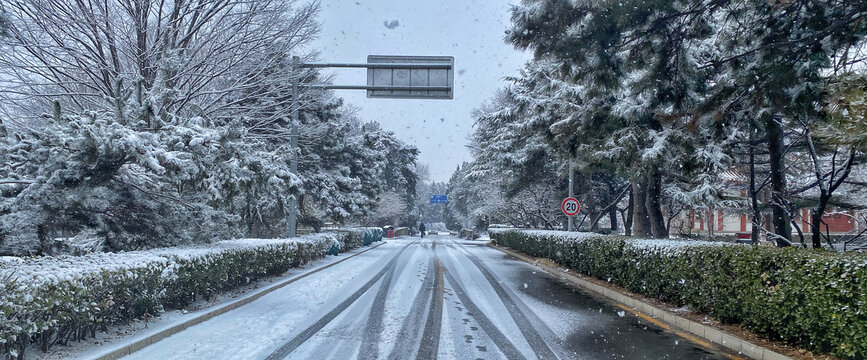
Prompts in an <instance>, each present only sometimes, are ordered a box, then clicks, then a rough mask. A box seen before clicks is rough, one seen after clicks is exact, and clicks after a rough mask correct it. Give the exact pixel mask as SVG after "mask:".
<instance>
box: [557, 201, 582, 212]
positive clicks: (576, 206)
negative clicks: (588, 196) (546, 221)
mask: <svg viewBox="0 0 867 360" xmlns="http://www.w3.org/2000/svg"><path fill="white" fill-rule="evenodd" d="M560 209H561V210H563V213H564V214H566V216H575V215H578V211H581V204H580V203H578V199H575V198H573V197H568V198H566V199H564V200H563V203H562V204H560Z"/></svg>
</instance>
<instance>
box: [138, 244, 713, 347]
mask: <svg viewBox="0 0 867 360" xmlns="http://www.w3.org/2000/svg"><path fill="white" fill-rule="evenodd" d="M284 358H292V359H348V358H359V359H376V358H382V359H412V358H419V359H434V358H440V359H479V358H481V359H501V358H508V359H525V358H526V359H535V358H544V359H550V358H561V359H596V358H639V359H641V358H646V359H662V358H670V359H686V358H688V359H701V358H707V359H716V358H720V359H722V358H725V354H721V353H716V352H714V351H713V350H710V349H703V348H701V347H699V346H698V345H695V344H693V343H690V342H688V341H685V340H683V339H681V338H680V337H678V336H677V335H674V334H671V333H668V332H665V331H663V330H662V329H661V328H658V327H656V326H654V325H652V324H650V323H647V322H646V321H644V320H642V319H640V318H638V317H636V316H633V315H631V314H630V313H628V312H624V311H622V310H620V309H619V308H617V307H615V306H613V305H611V304H608V303H605V302H602V301H599V300H597V299H595V298H593V297H590V296H588V295H586V294H583V293H581V292H578V291H575V290H573V289H572V288H570V287H569V286H566V285H564V284H562V283H560V282H559V281H557V280H556V279H554V278H553V277H552V276H550V275H548V274H547V273H544V272H542V271H540V270H538V269H536V268H534V267H532V266H530V265H528V264H526V263H523V262H519V261H516V260H513V259H511V258H509V257H508V256H506V255H505V254H503V253H502V252H500V251H498V250H495V249H491V248H489V247H487V246H485V244H484V243H483V242H479V241H466V240H461V239H458V238H455V237H449V236H430V237H426V238H424V239H419V238H407V239H398V240H390V241H389V242H388V243H387V244H385V245H383V246H380V247H379V248H376V249H373V250H371V251H368V252H365V253H363V254H360V255H358V256H356V257H355V258H352V259H350V260H348V261H345V262H343V263H340V264H338V265H335V266H333V267H331V268H328V269H325V270H323V271H320V272H318V273H316V274H313V275H311V276H308V277H306V278H303V279H301V280H298V281H297V282H295V283H293V284H290V285H288V286H286V287H284V288H281V289H279V290H276V291H274V292H272V293H270V294H267V295H265V296H263V297H262V298H260V299H258V300H256V301H254V302H252V303H250V304H248V305H245V306H242V307H240V308H238V309H236V310H233V311H230V312H228V313H225V314H223V315H220V316H217V317H215V318H213V319H210V320H208V321H205V322H203V323H201V324H199V325H195V326H193V327H190V328H188V329H186V330H184V331H182V332H180V333H177V334H175V335H172V336H171V337H168V338H166V339H164V340H162V341H159V342H157V343H155V344H153V345H150V346H148V347H146V348H144V349H142V350H140V351H138V352H136V353H133V354H132V355H130V356H128V357H127V359H160V360H166V359H284Z"/></svg>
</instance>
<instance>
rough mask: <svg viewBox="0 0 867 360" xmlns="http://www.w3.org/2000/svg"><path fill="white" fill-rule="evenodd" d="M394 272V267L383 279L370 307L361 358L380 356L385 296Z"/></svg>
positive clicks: (360, 350)
mask: <svg viewBox="0 0 867 360" xmlns="http://www.w3.org/2000/svg"><path fill="white" fill-rule="evenodd" d="M411 255H412V254H410V255H408V256H411ZM394 273H395V270H394V269H392V270H391V271H389V272H388V275H386V277H385V279H383V282H382V286H380V288H379V291H378V292H377V293H376V297H375V298H374V299H373V305H372V306H371V308H370V314H369V315H368V317H367V323H366V324H365V326H364V333H363V334H364V335H363V336H362V341H361V348H360V349H359V351H358V358H359V359H378V358H379V339H380V337H381V336H382V330H383V324H382V323H383V320H384V318H385V298H386V297H387V296H388V291H389V289H390V288H391V282H392V278H393V277H394Z"/></svg>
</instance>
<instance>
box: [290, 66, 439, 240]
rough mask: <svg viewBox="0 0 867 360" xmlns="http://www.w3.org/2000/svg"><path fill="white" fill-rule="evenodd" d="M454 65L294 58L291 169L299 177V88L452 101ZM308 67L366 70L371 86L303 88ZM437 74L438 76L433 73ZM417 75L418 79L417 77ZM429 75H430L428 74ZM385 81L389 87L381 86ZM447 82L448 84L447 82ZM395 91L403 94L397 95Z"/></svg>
mask: <svg viewBox="0 0 867 360" xmlns="http://www.w3.org/2000/svg"><path fill="white" fill-rule="evenodd" d="M454 63H455V59H454V58H453V57H450V56H382V55H371V56H368V60H367V63H364V64H355V63H302V62H301V59H300V58H299V57H298V56H293V57H292V67H291V68H292V71H293V72H295V73H296V77H295V78H294V79H293V80H292V105H291V109H292V112H291V115H290V121H291V125H290V127H291V134H290V140H289V146H290V147H291V148H292V151H293V152H294V154H292V157H291V158H290V160H289V170H290V171H291V172H292V174H295V175H297V174H298V157H299V156H300V155H301V149H299V148H298V134H299V131H298V128H299V125H300V123H299V120H298V111H299V107H300V106H301V103H300V102H299V101H298V96H299V95H298V94H299V91H298V90H299V88H300V87H302V86H303V87H305V88H313V89H325V90H366V91H367V97H369V98H371V97H375V98H393V99H452V98H453V96H454ZM303 68H307V69H312V68H366V69H367V70H368V74H367V76H368V79H367V85H332V84H314V85H311V84H305V85H300V77H301V73H300V71H297V70H300V69H303ZM434 71H436V72H437V73H435V74H434V73H433V72H434ZM443 71H445V73H443ZM414 73H415V74H416V77H415V80H413V75H412V74H414ZM425 73H426V74H425ZM382 82H384V83H385V85H379V84H378V83H382ZM443 82H444V83H443ZM394 92H401V93H399V94H395V93H394ZM286 226H287V227H288V232H289V237H295V236H297V228H298V199H297V198H296V197H295V196H293V197H292V198H291V199H290V200H289V219H288V220H287V222H286Z"/></svg>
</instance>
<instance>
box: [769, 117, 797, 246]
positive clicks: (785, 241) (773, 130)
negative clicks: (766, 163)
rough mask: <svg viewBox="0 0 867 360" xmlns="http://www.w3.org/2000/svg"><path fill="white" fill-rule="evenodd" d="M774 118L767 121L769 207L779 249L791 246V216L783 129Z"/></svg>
mask: <svg viewBox="0 0 867 360" xmlns="http://www.w3.org/2000/svg"><path fill="white" fill-rule="evenodd" d="M778 120H779V119H778V118H777V117H776V116H774V117H771V118H769V119H768V120H767V127H768V129H767V132H768V152H769V153H770V162H771V194H772V197H771V205H772V209H773V223H774V233H775V234H776V243H777V246H779V247H784V246H789V245H791V244H792V224H790V221H791V215H790V214H789V210H788V209H787V207H788V206H787V205H788V203H789V202H788V195H787V190H786V174H785V170H784V169H785V164H784V160H785V159H784V158H785V155H786V154H785V148H784V144H783V129H782V128H781V126H780V123H779V121H778Z"/></svg>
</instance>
